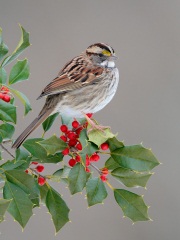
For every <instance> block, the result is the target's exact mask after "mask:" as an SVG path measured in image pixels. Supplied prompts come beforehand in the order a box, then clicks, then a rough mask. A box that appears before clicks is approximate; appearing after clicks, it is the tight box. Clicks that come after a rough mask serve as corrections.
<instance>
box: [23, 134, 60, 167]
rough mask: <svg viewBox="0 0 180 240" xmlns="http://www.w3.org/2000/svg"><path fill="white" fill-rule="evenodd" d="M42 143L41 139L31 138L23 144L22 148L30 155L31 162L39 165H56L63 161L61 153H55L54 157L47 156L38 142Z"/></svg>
mask: <svg viewBox="0 0 180 240" xmlns="http://www.w3.org/2000/svg"><path fill="white" fill-rule="evenodd" d="M41 141H43V138H32V139H28V140H26V141H25V142H24V143H23V147H24V148H25V149H27V150H28V151H29V152H30V153H31V154H32V156H33V157H32V158H31V161H36V162H41V163H58V162H61V161H62V160H63V157H64V156H63V155H62V153H56V154H54V155H51V154H50V155H47V152H46V150H45V149H44V147H42V146H41V145H40V144H39V142H41Z"/></svg>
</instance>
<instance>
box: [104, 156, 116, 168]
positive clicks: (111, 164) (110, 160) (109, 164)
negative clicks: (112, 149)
mask: <svg viewBox="0 0 180 240" xmlns="http://www.w3.org/2000/svg"><path fill="white" fill-rule="evenodd" d="M105 167H107V168H108V169H109V170H113V169H115V168H118V167H119V164H118V163H117V162H116V161H115V160H114V159H113V158H112V157H110V158H108V160H107V161H106V162H105Z"/></svg>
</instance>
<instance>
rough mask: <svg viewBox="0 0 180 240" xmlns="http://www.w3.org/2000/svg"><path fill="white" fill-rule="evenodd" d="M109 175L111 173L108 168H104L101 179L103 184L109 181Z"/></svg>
mask: <svg viewBox="0 0 180 240" xmlns="http://www.w3.org/2000/svg"><path fill="white" fill-rule="evenodd" d="M108 173H109V170H108V168H106V167H104V168H102V169H101V175H100V179H101V180H102V181H103V182H105V181H107V175H108Z"/></svg>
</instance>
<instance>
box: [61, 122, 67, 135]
mask: <svg viewBox="0 0 180 240" xmlns="http://www.w3.org/2000/svg"><path fill="white" fill-rule="evenodd" d="M60 129H61V132H63V133H66V132H67V131H68V127H67V126H66V125H65V124H63V125H61V127H60Z"/></svg>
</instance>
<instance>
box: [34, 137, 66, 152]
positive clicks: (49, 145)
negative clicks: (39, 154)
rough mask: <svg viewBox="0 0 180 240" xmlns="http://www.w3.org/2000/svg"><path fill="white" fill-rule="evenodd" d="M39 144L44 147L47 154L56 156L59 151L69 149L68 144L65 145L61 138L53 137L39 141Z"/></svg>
mask: <svg viewBox="0 0 180 240" xmlns="http://www.w3.org/2000/svg"><path fill="white" fill-rule="evenodd" d="M38 144H39V145H40V146H42V147H43V148H44V149H45V150H46V152H47V154H48V155H49V154H55V153H56V152H58V151H62V150H64V149H65V148H66V147H67V143H65V142H64V141H63V140H61V139H60V138H58V137H56V135H53V136H52V137H50V138H48V139H45V140H42V141H39V142H38Z"/></svg>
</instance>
